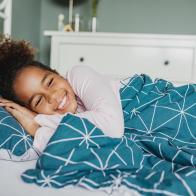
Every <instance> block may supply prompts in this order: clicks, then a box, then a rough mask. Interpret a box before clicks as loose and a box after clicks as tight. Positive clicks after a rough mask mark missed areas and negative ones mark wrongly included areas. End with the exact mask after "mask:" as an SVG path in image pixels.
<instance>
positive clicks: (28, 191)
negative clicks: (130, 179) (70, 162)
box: [0, 160, 137, 196]
mask: <svg viewBox="0 0 196 196" xmlns="http://www.w3.org/2000/svg"><path fill="white" fill-rule="evenodd" d="M35 162H36V161H28V162H11V161H2V160H1V161H0V173H1V178H0V184H1V188H0V195H6V196H12V195H15V196H26V195H29V196H33V195H42V196H52V195H55V196H60V195H61V196H62V195H67V196H76V195H85V196H91V195H94V196H106V195H107V194H106V193H104V192H102V191H93V192H92V191H87V190H85V189H82V188H76V187H74V188H73V187H66V188H62V189H50V188H40V187H38V186H36V185H32V184H31V185H29V184H26V183H24V182H22V180H21V178H20V175H21V173H22V172H23V171H24V170H26V169H28V168H32V167H33V166H34V165H35ZM7 171H9V172H7ZM112 195H113V196H122V195H126V196H137V193H136V192H134V191H133V192H131V191H130V190H128V189H125V188H124V189H122V190H120V191H118V192H116V193H113V194H112Z"/></svg>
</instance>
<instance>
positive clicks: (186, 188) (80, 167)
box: [22, 75, 196, 196]
mask: <svg viewBox="0 0 196 196" xmlns="http://www.w3.org/2000/svg"><path fill="white" fill-rule="evenodd" d="M122 84H123V87H122V88H121V89H120V95H121V103H122V109H123V112H124V124H125V132H124V136H123V137H122V138H110V137H107V136H105V135H104V134H103V132H102V131H101V130H100V129H98V128H97V127H95V126H94V125H93V124H92V123H91V122H89V121H88V120H86V119H83V118H79V117H76V116H74V115H73V114H68V115H66V116H65V117H64V118H63V119H62V121H61V123H60V125H59V126H58V128H57V130H56V132H55V134H54V135H53V136H52V137H51V139H50V141H49V143H48V144H47V147H46V148H45V150H44V152H43V154H42V155H41V156H40V157H39V159H38V161H37V164H36V168H35V169H28V170H26V171H25V172H24V173H23V174H22V179H23V180H24V181H25V182H27V183H36V184H37V185H39V186H42V187H47V186H49V187H55V188H61V187H64V186H68V185H70V184H71V185H74V186H79V187H84V188H87V189H100V190H106V189H107V191H108V193H111V192H112V191H114V190H117V189H118V188H119V187H128V188H133V189H135V190H136V191H138V192H140V193H141V194H142V195H152V194H153V195H173V196H174V195H191V196H193V195H195V193H196V186H195V182H196V169H195V166H196V158H195V155H196V151H195V150H196V131H195V127H196V120H195V118H196V92H195V90H196V88H195V87H196V86H195V85H194V84H189V85H185V86H181V87H174V86H173V85H172V84H171V83H170V82H168V81H165V80H161V79H156V80H154V81H153V80H152V79H151V78H150V77H148V76H147V75H135V76H134V77H131V78H127V79H124V80H123V81H122Z"/></svg>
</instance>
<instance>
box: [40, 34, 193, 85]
mask: <svg viewBox="0 0 196 196" xmlns="http://www.w3.org/2000/svg"><path fill="white" fill-rule="evenodd" d="M44 34H45V35H46V36H51V37H52V39H51V54H50V55H51V56H50V65H51V67H52V68H54V69H56V70H57V71H59V72H60V73H65V72H66V70H67V69H69V68H70V67H72V66H74V65H78V64H83V65H89V66H91V67H94V68H95V69H96V70H97V71H100V72H102V73H105V74H110V75H115V76H119V77H121V76H126V75H130V74H135V73H138V74H140V73H146V74H149V75H150V76H151V77H153V78H157V77H158V78H163V79H166V80H169V81H172V82H174V83H176V84H184V83H188V82H195V83H196V65H195V62H196V61H195V51H196V50H195V49H196V36H186V35H158V34H125V33H124V34H123V33H85V32H82V33H81V32H80V33H77V34H74V33H61V32H55V31H45V32H44Z"/></svg>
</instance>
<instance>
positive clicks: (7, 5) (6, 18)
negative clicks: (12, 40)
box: [0, 0, 12, 35]
mask: <svg viewBox="0 0 196 196" xmlns="http://www.w3.org/2000/svg"><path fill="white" fill-rule="evenodd" d="M0 19H3V32H2V33H3V34H7V35H11V21H12V0H3V1H2V2H1V3H0Z"/></svg>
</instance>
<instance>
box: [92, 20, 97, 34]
mask: <svg viewBox="0 0 196 196" xmlns="http://www.w3.org/2000/svg"><path fill="white" fill-rule="evenodd" d="M91 30H92V32H96V31H97V18H96V17H92V24H91Z"/></svg>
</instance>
